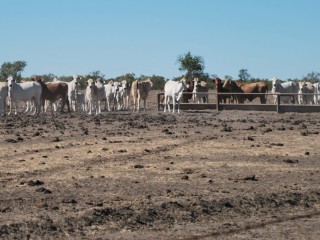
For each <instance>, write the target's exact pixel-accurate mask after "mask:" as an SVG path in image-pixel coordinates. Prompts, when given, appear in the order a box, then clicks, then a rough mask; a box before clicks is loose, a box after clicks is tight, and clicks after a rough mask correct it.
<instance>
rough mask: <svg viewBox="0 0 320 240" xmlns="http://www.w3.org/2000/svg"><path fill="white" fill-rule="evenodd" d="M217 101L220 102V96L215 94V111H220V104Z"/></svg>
mask: <svg viewBox="0 0 320 240" xmlns="http://www.w3.org/2000/svg"><path fill="white" fill-rule="evenodd" d="M219 100H220V94H219V93H218V92H217V107H216V108H217V111H220V103H219V102H220V101H219Z"/></svg>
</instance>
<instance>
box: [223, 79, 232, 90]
mask: <svg viewBox="0 0 320 240" xmlns="http://www.w3.org/2000/svg"><path fill="white" fill-rule="evenodd" d="M232 83H233V82H232V80H231V78H227V79H225V80H224V82H223V85H222V87H223V88H225V89H227V90H229V91H231V90H232Z"/></svg>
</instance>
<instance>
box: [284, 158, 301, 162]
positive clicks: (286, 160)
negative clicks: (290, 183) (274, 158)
mask: <svg viewBox="0 0 320 240" xmlns="http://www.w3.org/2000/svg"><path fill="white" fill-rule="evenodd" d="M283 161H284V162H285V163H299V160H298V159H295V160H293V159H285V160H283Z"/></svg>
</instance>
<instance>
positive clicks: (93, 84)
mask: <svg viewBox="0 0 320 240" xmlns="http://www.w3.org/2000/svg"><path fill="white" fill-rule="evenodd" d="M86 84H87V88H93V87H94V86H95V81H93V79H91V78H90V79H88V80H87V81H86Z"/></svg>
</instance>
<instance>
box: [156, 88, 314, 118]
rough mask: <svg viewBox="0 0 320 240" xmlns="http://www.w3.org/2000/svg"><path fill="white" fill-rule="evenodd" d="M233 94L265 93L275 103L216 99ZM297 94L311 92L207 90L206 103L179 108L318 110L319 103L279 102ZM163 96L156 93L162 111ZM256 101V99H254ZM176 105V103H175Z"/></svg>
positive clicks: (183, 105) (279, 110) (277, 110)
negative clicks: (274, 100)
mask: <svg viewBox="0 0 320 240" xmlns="http://www.w3.org/2000/svg"><path fill="white" fill-rule="evenodd" d="M184 94H192V93H184ZM226 95H227V96H231V95H233V96H235V95H267V96H268V99H269V102H270V98H272V102H273V99H274V98H277V103H276V104H270V103H267V104H261V103H260V101H259V103H242V104H240V103H221V102H219V101H217V99H221V98H222V96H226ZM298 95H312V94H298V93H292V94H290V95H288V94H282V93H232V94H230V93H216V92H208V96H209V102H208V103H180V109H181V110H206V109H212V110H217V111H221V110H243V111H275V112H278V113H284V112H301V113H306V112H320V105H307V104H298V103H296V104H284V103H281V98H282V97H288V96H298ZM163 98H164V93H163V92H161V93H158V95H157V105H158V111H163V109H164V108H163V106H164V103H163V101H162V100H163ZM255 102H256V101H255ZM170 107H171V109H172V107H173V106H172V104H170ZM176 107H177V104H176Z"/></svg>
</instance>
